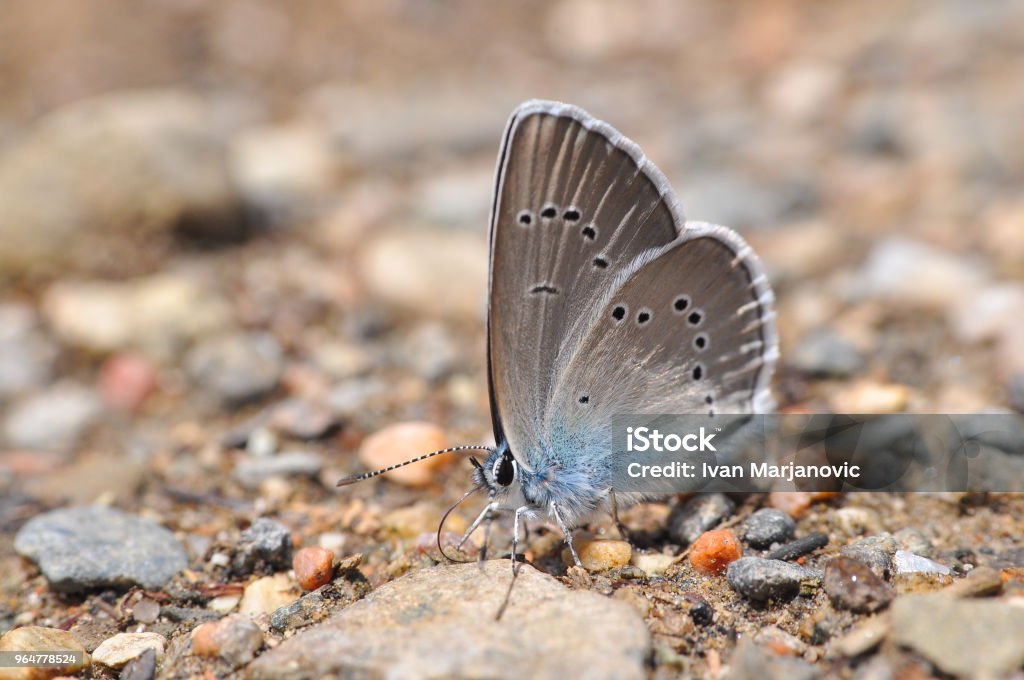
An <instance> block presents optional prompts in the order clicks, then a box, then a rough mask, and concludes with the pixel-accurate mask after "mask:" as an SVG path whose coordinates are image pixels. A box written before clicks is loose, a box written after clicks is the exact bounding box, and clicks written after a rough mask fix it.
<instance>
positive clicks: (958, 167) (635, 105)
mask: <svg viewBox="0 0 1024 680" xmlns="http://www.w3.org/2000/svg"><path fill="white" fill-rule="evenodd" d="M1021 25H1024V4H1022V3H1019V2H1012V1H1003V2H999V1H991V2H985V3H976V2H969V1H966V0H959V1H958V0H948V1H945V2H926V1H923V0H922V1H910V0H901V1H899V2H852V1H851V2H830V3H811V2H802V1H800V0H759V1H757V2H753V1H751V2H736V3H716V2H710V1H708V2H685V3H684V2H672V1H669V0H640V1H637V2H633V3H628V4H626V3H619V2H612V1H611V0H558V1H555V2H540V1H533V2H519V3H479V2H471V1H469V0H466V1H461V2H456V1H445V2H442V1H431V2H418V1H417V2H413V1H402V0H384V1H381V0H372V1H370V0H364V1H357V0H353V1H350V2H312V1H296V2H289V3H277V2H269V1H264V0H225V1H224V2H219V3H205V2H198V1H196V0H145V1H143V2H139V1H138V0H124V1H121V2H109V3H105V4H104V5H102V7H100V6H98V5H95V4H91V3H81V2H76V1H74V0H52V1H48V2H43V3H39V2H10V3H5V5H4V20H3V22H2V23H0V286H2V287H0V489H2V491H3V493H2V494H0V498H2V500H0V518H2V520H3V522H2V524H3V526H4V527H5V528H6V529H7V530H11V529H13V528H16V527H17V526H19V525H20V524H21V523H22V522H23V521H24V519H25V517H27V516H31V515H32V514H34V513H35V512H38V511H39V510H40V509H41V508H42V507H46V506H52V505H58V504H62V503H65V502H67V501H69V500H72V501H79V502H86V501H93V500H97V499H101V500H104V499H105V500H106V501H107V502H114V501H115V500H117V501H118V502H121V503H123V504H126V505H129V506H131V505H143V506H146V507H150V508H159V507H161V504H163V505H164V506H167V503H169V502H170V501H168V498H179V499H180V498H183V497H184V498H186V499H187V498H192V496H189V495H188V494H193V495H196V494H198V496H197V497H200V498H201V497H202V494H203V493H207V492H208V493H216V494H219V496H218V497H221V496H223V497H229V498H245V499H249V500H253V499H255V500H254V502H256V503H257V506H255V507H257V509H259V508H262V509H264V510H265V509H267V508H273V507H277V506H281V505H282V504H287V503H289V502H293V501H295V500H296V499H305V500H311V501H316V500H317V499H322V498H323V497H325V494H328V493H329V490H330V489H331V488H332V486H333V480H334V479H336V478H337V477H338V476H339V475H341V474H343V473H345V472H348V471H350V470H352V469H355V468H356V467H358V466H359V465H360V464H359V463H356V462H355V459H354V458H353V457H352V456H351V454H352V453H353V452H355V451H357V450H359V451H361V452H362V454H363V455H362V457H363V461H362V463H361V464H362V465H368V464H372V463H374V462H376V461H379V460H388V455H396V456H404V455H405V454H407V453H417V452H418V449H419V447H420V446H421V445H422V446H424V447H426V448H435V446H434V444H435V443H437V444H438V445H443V444H444V443H446V442H448V441H480V440H487V439H488V438H489V437H490V433H489V428H490V426H489V418H488V414H487V407H486V404H487V396H486V379H485V375H484V335H483V321H484V314H485V306H486V299H485V298H486V268H487V248H486V231H487V211H488V205H489V202H490V199H491V190H492V184H493V171H494V159H495V156H496V153H497V148H498V142H499V139H500V135H501V132H502V129H503V126H504V124H505V121H506V119H507V116H508V114H509V113H510V111H511V110H512V109H513V108H514V106H515V105H516V104H517V103H519V102H520V101H522V100H524V99H527V98H532V97H539V98H550V99H557V100H563V101H567V102H572V103H575V104H578V105H580V106H583V107H584V108H587V109H588V110H590V111H591V112H592V113H593V114H594V115H596V116H598V117H600V118H602V119H605V120H607V121H609V122H610V123H611V124H613V125H614V126H616V127H618V128H619V129H620V130H621V131H622V132H624V133H625V134H626V135H627V136H630V137H632V138H633V139H635V140H636V141H637V142H638V143H639V144H640V145H641V146H642V148H643V149H644V150H645V151H646V153H647V155H648V156H650V157H651V158H652V159H653V160H654V161H655V162H656V163H657V164H658V165H659V166H660V167H661V168H662V170H663V171H664V172H665V173H666V175H667V176H668V177H669V179H670V180H671V181H672V182H673V184H674V185H675V186H676V187H677V189H678V191H679V193H680V194H681V196H682V198H683V203H684V208H685V210H686V212H687V215H688V216H689V217H690V218H691V219H699V220H707V221H714V222H720V223H723V224H727V225H730V226H732V227H734V228H736V229H738V230H740V231H741V232H742V233H743V234H744V235H745V236H746V237H747V238H748V239H749V240H750V241H751V242H752V244H753V245H754V246H755V249H756V250H757V251H758V252H759V253H760V255H761V257H762V259H763V260H764V261H765V263H766V265H767V267H768V269H769V273H770V276H771V280H772V282H773V285H774V287H775V289H776V294H777V297H778V300H779V324H780V331H781V335H782V342H783V346H782V356H783V361H782V365H781V366H780V370H779V377H778V383H777V392H778V396H779V401H780V403H781V405H782V406H783V407H784V408H787V409H791V410H804V411H814V410H816V409H822V410H824V409H834V410H837V411H847V412H886V411H899V410H904V409H906V410H912V411H921V412H971V411H977V410H989V409H997V410H1005V409H1017V410H1021V409H1024V198H1022V195H1021V191H1020V187H1021V182H1022V180H1024V125H1021V121H1022V120H1024V88H1022V87H1021V83H1022V82H1024V33H1022V32H1021V31H1020V30H1019V27H1020V26H1021ZM405 421H428V422H430V423H432V424H433V427H434V428H435V429H430V428H427V429H426V430H425V434H424V431H423V430H420V431H415V432H414V435H413V436H412V438H411V440H410V439H401V438H399V439H397V440H390V442H389V443H386V445H385V446H384V447H383V448H384V453H382V454H380V453H379V455H378V458H376V459H375V458H374V454H373V453H372V451H370V452H368V448H369V449H372V447H366V446H365V445H363V444H364V439H365V437H366V436H367V435H369V434H371V433H374V432H377V431H378V430H380V429H381V428H383V427H384V426H386V425H389V424H392V423H402V422H405ZM417 437H419V438H417ZM428 444H429V446H428ZM389 447H390V449H389ZM378 448H380V447H378ZM276 454H279V455H276ZM438 463H439V464H441V465H443V464H444V462H443V461H438ZM414 476H415V475H414ZM463 477H464V475H462V474H461V473H460V475H459V482H460V485H461V484H462V483H464V479H463ZM430 480H431V477H427V478H426V480H423V479H420V481H419V482H416V481H414V482H413V486H415V485H416V484H419V483H430ZM186 490H187V493H186ZM175 493H177V494H178V495H177V496H175V495H174V494H175ZM140 494H142V495H140ZM168 494H170V495H168ZM260 504H262V505H260ZM167 507H169V506H167ZM173 521H174V522H175V523H176V525H177V526H178V527H179V528H186V529H187V528H188V527H189V526H190V523H191V524H192V525H195V526H199V525H202V522H204V521H206V520H205V519H200V518H192V519H188V517H184V518H182V517H179V518H177V519H176V520H173ZM198 533H200V534H202V533H204V531H199V532H198ZM205 533H207V534H214V533H215V531H213V530H207V531H205ZM200 552H201V551H200Z"/></svg>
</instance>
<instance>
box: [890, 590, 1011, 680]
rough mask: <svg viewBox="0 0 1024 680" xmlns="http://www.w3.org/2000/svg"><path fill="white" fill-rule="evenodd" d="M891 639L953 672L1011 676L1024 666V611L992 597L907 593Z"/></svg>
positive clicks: (895, 611) (895, 612)
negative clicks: (966, 597)
mask: <svg viewBox="0 0 1024 680" xmlns="http://www.w3.org/2000/svg"><path fill="white" fill-rule="evenodd" d="M891 614H892V632H891V633H890V638H891V639H892V640H894V641H895V642H897V643H898V644H901V645H903V646H905V647H910V648H911V649H913V650H914V651H916V652H917V653H918V654H920V655H921V656H923V657H924V658H926V659H928V661H930V662H931V663H933V664H935V665H936V666H938V668H939V669H940V670H941V671H943V672H945V673H949V674H951V675H963V676H971V677H1003V676H1008V675H1010V674H1011V673H1013V672H1014V671H1016V670H1019V669H1020V668H1021V667H1022V666H1024V609H1022V608H1020V607H1014V606H1011V605H1009V604H1007V603H1004V602H999V601H992V600H960V599H955V598H951V597H946V596H943V595H905V596H903V597H899V598H897V599H896V601H895V602H893V604H892V608H891Z"/></svg>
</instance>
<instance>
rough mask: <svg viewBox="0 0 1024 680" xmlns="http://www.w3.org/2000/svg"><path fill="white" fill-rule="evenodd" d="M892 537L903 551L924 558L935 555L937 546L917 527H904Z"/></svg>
mask: <svg viewBox="0 0 1024 680" xmlns="http://www.w3.org/2000/svg"><path fill="white" fill-rule="evenodd" d="M892 537H893V538H895V539H896V543H897V545H898V546H899V548H900V549H901V550H906V551H907V552H912V553H915V554H917V555H921V556H922V557H931V556H932V555H934V554H935V546H934V545H932V542H931V541H930V540H928V537H927V536H925V535H924V534H923V533H922V532H921V530H920V529H918V528H916V527H903V528H902V529H900V530H899V531H897V532H896V533H895V534H893V535H892Z"/></svg>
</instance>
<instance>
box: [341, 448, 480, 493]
mask: <svg viewBox="0 0 1024 680" xmlns="http://www.w3.org/2000/svg"><path fill="white" fill-rule="evenodd" d="M459 451H487V452H493V451H494V447H493V446H453V447H451V448H450V449H441V450H440V451H431V452H430V453H424V454H423V455H422V456H416V457H415V458H412V459H410V460H407V461H405V462H404V463H395V464H394V465H389V466H387V467H386V468H381V469H380V470H374V471H372V472H364V473H362V474H359V475H352V476H351V477H343V478H342V479H340V480H338V483H337V485H336V486H348V485H349V484H355V483H356V482H361V481H363V480H364V479H370V478H371V477H376V476H378V475H382V474H384V473H385V472H391V471H392V470H397V469H398V468H400V467H405V466H406V465H409V464H410V463H418V462H419V461H421V460H426V459H427V458H433V457H434V456H440V455H441V454H442V453H457V452H459Z"/></svg>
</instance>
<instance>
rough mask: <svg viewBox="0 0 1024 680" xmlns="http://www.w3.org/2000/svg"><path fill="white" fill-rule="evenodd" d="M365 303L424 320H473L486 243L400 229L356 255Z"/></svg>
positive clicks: (478, 312) (482, 289)
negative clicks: (367, 299)
mask: <svg viewBox="0 0 1024 680" xmlns="http://www.w3.org/2000/svg"><path fill="white" fill-rule="evenodd" d="M358 269H359V273H360V275H361V277H362V279H363V281H364V283H365V284H366V287H367V292H368V294H369V295H370V297H371V299H376V300H380V301H381V302H383V303H386V304H388V305H393V306H395V307H398V308H401V309H404V310H407V311H410V312H413V313H416V314H420V315H423V316H429V317H435V318H436V317H441V318H447V319H478V318H480V317H481V316H482V315H483V313H484V310H485V309H486V298H487V243H486V241H484V240H483V239H482V238H481V237H480V236H479V235H478V234H470V233H462V232H453V231H442V230H430V229H405V230H401V231H397V230H396V231H393V232H389V233H385V234H381V235H380V236H376V237H374V238H373V239H372V240H370V241H369V242H368V243H366V244H365V245H364V247H363V248H362V249H361V251H360V253H359V262H358Z"/></svg>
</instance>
